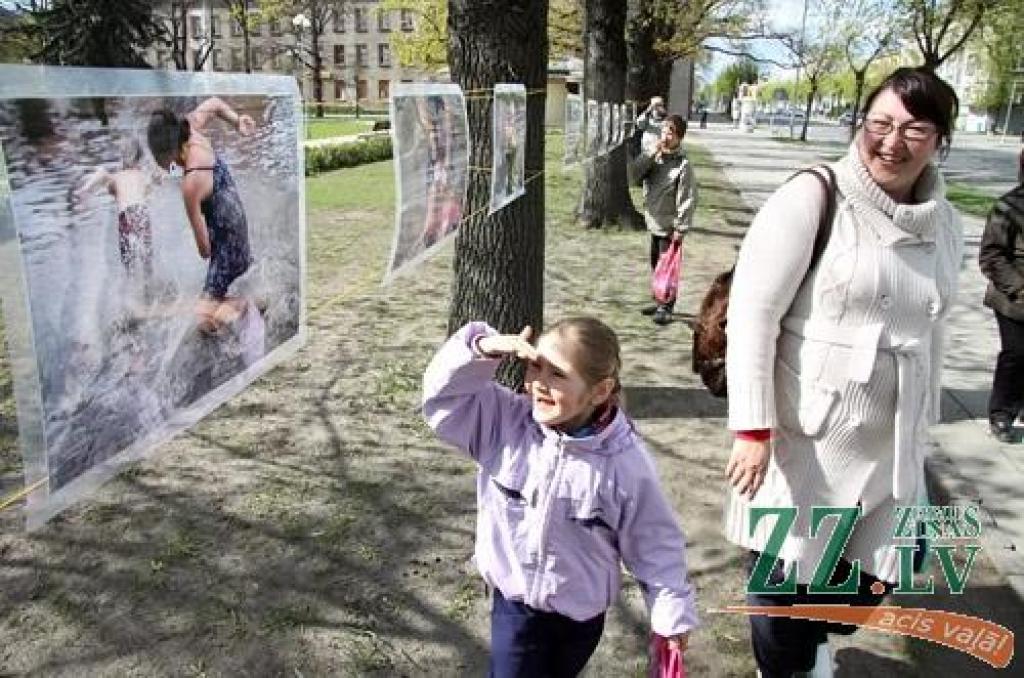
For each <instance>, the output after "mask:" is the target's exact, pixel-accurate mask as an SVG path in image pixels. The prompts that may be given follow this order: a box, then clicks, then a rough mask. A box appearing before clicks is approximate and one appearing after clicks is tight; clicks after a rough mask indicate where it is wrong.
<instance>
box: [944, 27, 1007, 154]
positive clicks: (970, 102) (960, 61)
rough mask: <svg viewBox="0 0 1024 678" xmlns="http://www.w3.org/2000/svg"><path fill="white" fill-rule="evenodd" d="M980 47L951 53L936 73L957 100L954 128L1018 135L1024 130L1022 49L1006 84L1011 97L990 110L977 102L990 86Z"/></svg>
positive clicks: (966, 48)
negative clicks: (998, 108) (1001, 106)
mask: <svg viewBox="0 0 1024 678" xmlns="http://www.w3.org/2000/svg"><path fill="white" fill-rule="evenodd" d="M982 49H983V48H982V47H980V46H978V45H974V44H969V45H968V46H967V47H965V48H964V49H962V50H960V51H958V52H956V53H955V54H953V55H952V56H951V57H950V58H949V59H947V60H946V61H945V62H944V63H943V64H942V65H941V66H939V68H938V70H937V73H938V75H939V76H940V77H941V78H943V79H944V80H945V81H946V82H948V83H949V84H950V86H951V87H952V88H953V89H954V91H956V94H957V97H958V98H959V99H960V115H959V117H958V118H957V128H958V129H960V130H962V131H966V132H1003V130H1004V128H1006V132H1007V133H1009V134H1019V133H1020V132H1021V131H1022V130H1024V51H1022V52H1021V53H1020V56H1019V57H1018V59H1017V63H1016V64H1015V66H1014V68H1013V71H1012V73H1010V74H1009V78H1010V81H1009V82H1008V83H1007V85H1008V87H1009V89H1010V100H1009V101H1008V102H1007V105H1006V107H1005V108H1001V109H1000V110H990V109H986V108H984V107H982V106H979V105H978V104H977V103H976V102H977V101H978V100H980V98H981V97H982V96H983V95H984V93H985V90H986V89H987V88H988V86H989V80H990V77H991V76H990V74H989V72H988V70H987V68H986V64H985V57H984V54H983V52H982Z"/></svg>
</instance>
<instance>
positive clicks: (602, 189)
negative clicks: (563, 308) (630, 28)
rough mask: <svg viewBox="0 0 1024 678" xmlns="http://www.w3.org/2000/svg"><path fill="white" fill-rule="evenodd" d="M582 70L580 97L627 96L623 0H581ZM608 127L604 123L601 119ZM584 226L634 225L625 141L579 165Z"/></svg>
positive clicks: (637, 221) (636, 217)
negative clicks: (583, 10)
mask: <svg viewBox="0 0 1024 678" xmlns="http://www.w3.org/2000/svg"><path fill="white" fill-rule="evenodd" d="M585 2H586V18H585V21H586V26H585V28H584V31H583V36H584V38H583V39H584V40H585V41H586V62H585V63H584V68H585V69H586V70H587V78H586V87H585V91H584V94H585V96H584V99H594V100H595V101H598V102H604V101H607V102H611V103H616V102H620V101H623V100H624V99H625V95H626V5H625V3H623V2H622V0H585ZM604 125H605V129H607V123H604ZM578 217H579V220H580V222H581V223H582V224H583V226H584V227H585V228H600V227H601V226H603V225H608V224H618V223H620V222H625V224H626V225H628V226H631V227H639V224H640V223H641V221H642V220H641V219H640V215H639V214H638V213H637V211H636V208H635V207H633V200H632V199H631V198H630V195H629V183H628V180H627V178H626V144H619V146H618V147H616V148H615V149H614V150H612V151H609V152H608V154H607V155H604V156H598V157H596V158H594V159H593V160H592V161H591V162H587V163H585V164H584V181H583V193H582V195H581V197H580V208H579V214H578Z"/></svg>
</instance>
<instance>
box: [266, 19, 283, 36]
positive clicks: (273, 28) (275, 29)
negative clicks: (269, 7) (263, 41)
mask: <svg viewBox="0 0 1024 678" xmlns="http://www.w3.org/2000/svg"><path fill="white" fill-rule="evenodd" d="M269 25H270V34H271V35H272V36H274V37H275V38H276V37H279V36H280V35H281V20H280V19H274V20H273V21H271V22H270V23H269Z"/></svg>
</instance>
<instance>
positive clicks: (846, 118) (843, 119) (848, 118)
mask: <svg viewBox="0 0 1024 678" xmlns="http://www.w3.org/2000/svg"><path fill="white" fill-rule="evenodd" d="M851 122H853V113H852V112H851V111H847V112H846V113H843V114H842V115H840V116H839V125H840V126H842V127H849V126H850V123H851Z"/></svg>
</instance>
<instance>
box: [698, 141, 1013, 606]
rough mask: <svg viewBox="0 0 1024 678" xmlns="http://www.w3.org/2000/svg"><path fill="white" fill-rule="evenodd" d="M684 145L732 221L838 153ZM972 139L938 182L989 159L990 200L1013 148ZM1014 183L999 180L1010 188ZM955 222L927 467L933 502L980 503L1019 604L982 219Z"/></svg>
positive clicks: (767, 144) (828, 146)
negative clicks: (726, 197)
mask: <svg viewBox="0 0 1024 678" xmlns="http://www.w3.org/2000/svg"><path fill="white" fill-rule="evenodd" d="M695 127H696V126H695ZM780 131H781V130H780ZM834 132H835V130H833V133H834ZM786 135H787V136H788V128H787V129H786ZM819 136H825V135H824V133H821V132H820V129H818V130H815V132H814V133H812V134H811V135H810V137H811V139H816V138H818V137H819ZM688 139H690V140H692V141H693V142H694V143H697V144H700V145H702V146H704V147H705V148H707V149H708V150H709V151H710V152H711V153H712V155H713V156H714V158H715V160H716V161H718V162H720V163H721V164H722V165H724V167H725V172H726V174H727V176H728V178H729V180H730V181H731V182H732V184H733V185H734V186H735V187H736V188H737V189H738V191H739V193H740V195H739V196H737V197H738V198H739V201H738V202H737V204H736V206H735V208H734V212H733V216H732V217H731V218H732V219H733V220H739V219H745V220H747V221H749V219H750V217H751V216H752V213H753V211H754V210H756V209H757V208H758V207H759V206H760V205H761V204H762V202H763V201H764V200H765V198H766V197H767V196H768V195H769V194H770V193H771V192H772V190H774V188H775V187H777V186H778V185H779V184H780V183H782V182H783V181H784V180H785V179H786V177H788V176H789V175H790V174H792V173H793V172H794V171H795V170H796V169H798V168H800V167H806V166H809V165H812V164H814V163H816V162H820V161H822V160H831V159H834V158H836V157H838V156H839V155H840V154H841V153H843V152H844V150H845V144H844V145H841V144H840V143H839V142H838V141H837V140H836V139H832V140H831V141H829V140H828V139H825V140H823V141H820V142H818V141H815V142H809V143H808V144H799V143H790V142H782V141H779V140H775V139H772V138H771V136H770V133H769V130H768V129H767V127H766V126H762V128H761V129H759V130H757V131H755V132H754V133H743V132H739V131H737V130H734V129H732V128H731V127H729V126H726V125H712V126H711V127H710V128H709V129H705V130H701V129H696V128H691V131H690V132H689V134H688ZM971 141H972V142H973V143H966V142H965V143H963V144H958V145H957V146H955V147H954V149H953V151H952V152H951V153H950V155H949V158H948V161H947V163H946V168H947V169H946V174H951V173H952V174H955V173H963V174H964V175H965V176H966V175H968V174H970V173H971V172H975V171H977V172H980V171H981V169H979V168H982V166H983V165H984V162H983V159H984V158H991V159H992V163H991V165H990V166H985V171H986V172H987V174H986V175H985V176H986V177H988V178H989V179H991V181H989V180H987V179H985V178H982V177H979V178H978V180H977V181H975V180H972V181H971V184H972V185H974V186H978V187H984V188H985V189H986V190H990V191H992V192H993V193H999V192H1001V191H1003V190H1004V189H1005V190H1008V188H1009V187H1010V184H1009V183H1006V182H1005V180H1004V181H1003V182H1002V183H1000V182H999V181H996V180H995V178H994V177H995V172H996V170H995V169H993V168H994V167H996V165H997V164H998V166H999V167H1003V168H1013V169H1014V171H1015V168H1016V165H1015V162H1016V153H1017V151H1018V147H1017V146H1016V145H1013V146H1009V145H1007V146H1003V147H1000V146H999V145H998V144H997V143H992V141H991V140H986V141H979V138H973V139H972V140H971ZM986 143H987V144H988V145H984V144H986ZM1007 163H1010V164H1007ZM1000 171H1002V170H1000ZM1014 176H1016V175H1015V174H1012V175H1010V174H1007V177H1010V181H1012V177H1014ZM963 222H964V236H965V241H966V245H967V247H966V252H965V256H964V266H963V269H962V272H961V275H960V295H959V298H958V300H957V302H956V305H955V306H954V308H953V310H952V312H951V318H950V323H949V336H948V338H947V340H948V345H947V351H946V358H945V366H944V371H943V387H944V391H943V402H942V411H943V423H942V424H941V425H939V426H937V427H935V429H934V431H933V433H934V438H935V440H936V441H937V443H938V447H937V449H936V450H935V453H934V454H933V458H932V460H931V462H930V466H929V469H930V472H931V475H932V480H933V481H934V482H935V483H936V489H937V492H938V494H940V495H947V496H949V497H950V498H951V499H953V500H967V501H974V502H976V503H979V504H980V505H981V509H982V513H983V515H984V517H985V525H984V533H983V538H984V539H983V545H984V549H985V552H986V554H987V555H988V556H989V557H990V558H991V559H992V561H993V563H994V564H995V566H996V567H997V568H998V569H999V571H1000V572H1001V573H1002V575H1003V576H1004V577H1005V580H1006V582H1007V583H1008V584H1009V585H1010V586H1012V587H1013V588H1014V589H1016V591H1017V593H1018V594H1019V595H1021V596H1022V597H1024V499H1022V493H1021V490H1020V488H1021V487H1022V485H1024V444H1018V445H1003V444H1000V443H998V442H997V441H995V440H994V439H993V438H991V437H990V436H989V435H988V433H987V418H986V414H987V412H986V403H987V399H988V392H989V388H990V385H991V374H992V368H993V366H994V364H995V356H996V352H997V349H998V334H997V330H996V326H995V321H994V319H993V316H992V313H991V311H989V310H988V309H987V308H985V307H984V306H983V305H982V297H983V293H984V289H985V280H984V278H983V277H982V275H981V273H980V271H979V270H978V265H977V260H978V259H977V257H978V243H979V240H980V237H981V232H982V230H983V227H984V221H983V220H982V219H979V218H976V217H970V216H967V215H964V219H963Z"/></svg>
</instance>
